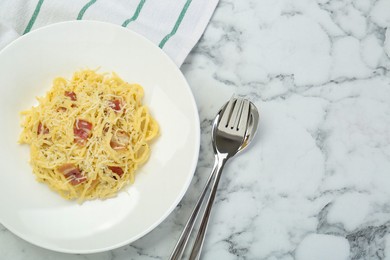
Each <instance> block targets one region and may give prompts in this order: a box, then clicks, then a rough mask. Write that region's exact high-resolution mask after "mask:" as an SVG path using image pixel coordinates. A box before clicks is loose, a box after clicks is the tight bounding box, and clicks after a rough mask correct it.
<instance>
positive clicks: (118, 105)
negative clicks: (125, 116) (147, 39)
mask: <svg viewBox="0 0 390 260" xmlns="http://www.w3.org/2000/svg"><path fill="white" fill-rule="evenodd" d="M108 106H109V107H111V108H112V109H114V110H115V111H120V110H121V109H122V102H121V101H120V100H118V99H114V100H112V101H110V102H109V103H108Z"/></svg>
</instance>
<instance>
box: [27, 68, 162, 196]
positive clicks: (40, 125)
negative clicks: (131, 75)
mask: <svg viewBox="0 0 390 260" xmlns="http://www.w3.org/2000/svg"><path fill="white" fill-rule="evenodd" d="M143 95H144V92H143V88H142V87H141V86H140V85H138V84H129V83H127V82H125V81H123V80H122V79H120V78H119V77H118V76H117V75H116V74H115V73H112V74H98V73H97V72H96V71H93V70H83V71H79V72H76V73H74V75H73V77H72V79H71V80H66V79H64V78H56V79H55V80H54V82H53V87H52V88H51V90H50V91H49V92H48V93H47V94H46V96H44V97H39V98H38V102H39V104H38V105H37V106H35V107H32V108H31V109H30V110H27V111H24V112H22V115H23V121H22V127H23V131H22V133H21V136H20V140H19V142H20V143H22V144H23V143H25V144H29V145H30V153H31V161H30V163H31V165H32V168H33V172H34V174H35V175H36V179H37V180H38V181H40V182H44V183H46V184H47V185H48V186H49V187H50V188H52V189H53V190H55V191H57V192H58V193H59V194H60V195H61V196H62V197H64V198H66V199H77V200H78V201H79V202H82V201H84V200H87V199H97V198H99V199H105V198H109V197H112V196H115V195H116V194H117V192H118V191H119V190H121V189H122V188H123V187H125V186H126V185H127V184H129V183H133V182H134V177H135V176H134V175H135V171H136V169H137V168H138V167H139V165H141V164H143V163H145V161H146V160H147V159H148V157H149V153H150V147H149V144H150V141H151V140H152V139H153V138H155V137H156V136H157V135H158V129H159V128H158V124H157V122H156V121H155V120H154V119H153V118H152V117H151V115H150V113H149V111H148V109H147V107H145V106H144V105H142V103H141V101H142V98H143Z"/></svg>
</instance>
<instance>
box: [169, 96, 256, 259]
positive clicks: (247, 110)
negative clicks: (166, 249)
mask: <svg viewBox="0 0 390 260" xmlns="http://www.w3.org/2000/svg"><path fill="white" fill-rule="evenodd" d="M258 122H259V113H258V111H257V108H256V106H255V105H254V104H253V103H252V102H250V101H248V100H245V99H242V98H232V99H230V101H229V102H227V103H226V104H225V105H224V106H223V107H222V108H221V110H220V111H219V112H218V114H217V116H216V117H215V119H214V122H213V126H212V143H213V149H214V154H215V163H214V167H213V170H212V171H211V174H210V176H209V178H208V180H207V182H206V184H205V186H204V188H203V191H202V193H201V195H200V197H199V199H198V201H197V203H196V205H195V207H194V209H193V211H192V213H191V215H190V217H189V219H188V221H187V223H186V225H185V227H184V229H183V231H182V233H181V235H180V238H179V240H178V242H177V243H176V245H175V248H174V250H173V251H172V254H171V256H170V258H169V259H170V260H179V259H181V257H182V255H183V253H184V250H185V248H186V245H187V242H188V239H189V237H190V235H191V232H192V230H193V228H194V225H195V221H196V219H197V217H198V215H199V211H200V208H201V206H202V204H203V201H204V198H205V196H206V193H207V190H208V187H209V186H210V183H211V181H212V180H213V179H214V183H213V186H212V189H211V192H210V193H209V197H208V199H207V206H206V210H205V211H204V213H203V216H202V222H201V226H200V229H199V231H198V235H197V238H196V241H195V243H194V246H193V249H192V252H191V256H190V259H199V257H200V253H201V250H202V247H203V242H204V238H205V234H206V230H207V226H208V220H209V217H210V212H211V207H212V205H213V202H214V198H215V195H216V191H217V186H218V182H219V179H220V176H221V173H222V169H223V167H224V165H225V163H226V162H227V160H228V159H230V158H231V157H233V156H234V155H236V154H237V153H240V152H242V151H243V150H244V149H245V148H246V147H248V145H249V143H250V142H251V141H252V139H253V137H254V135H255V134H256V131H257V126H258Z"/></svg>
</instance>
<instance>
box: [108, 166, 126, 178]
mask: <svg viewBox="0 0 390 260" xmlns="http://www.w3.org/2000/svg"><path fill="white" fill-rule="evenodd" d="M108 169H110V170H111V171H112V172H113V173H116V174H118V175H119V177H122V175H123V173H124V172H123V169H122V168H121V167H118V166H108Z"/></svg>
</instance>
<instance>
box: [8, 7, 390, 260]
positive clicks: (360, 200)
mask: <svg viewBox="0 0 390 260" xmlns="http://www.w3.org/2000/svg"><path fill="white" fill-rule="evenodd" d="M181 70H182V71H183V73H184V75H185V76H186V78H187V80H188V82H189V84H190V85H191V88H192V90H193V93H194V96H195V99H196V102H197V104H198V108H199V114H200V119H201V130H202V138H201V149H200V157H199V163H198V167H197V170H196V173H195V176H194V179H193V181H192V184H191V186H190V189H189V190H188V192H187V194H186V195H185V197H184V199H183V201H182V202H181V203H180V204H179V205H178V207H177V208H176V210H175V211H174V212H173V213H172V214H171V215H170V216H169V217H168V218H167V219H166V220H165V221H164V222H163V223H162V224H161V225H159V226H158V227H157V228H156V229H155V230H153V231H152V232H150V233H149V234H148V235H146V236H145V237H143V238H141V239H139V240H138V241H136V242H134V243H132V244H131V245H128V246H124V247H122V248H119V249H116V250H112V251H109V252H104V253H99V254H89V255H67V254H61V253H56V252H51V251H47V250H44V249H41V248H38V247H36V246H33V245H31V244H29V243H27V242H25V241H23V240H21V239H19V238H17V237H16V236H14V235H13V234H11V233H10V232H9V231H7V230H6V229H5V228H3V227H2V226H0V258H1V259H13V260H14V259H58V260H61V259H74V260H81V259H86V260H92V259H94V260H95V259H97V260H103V259H104V260H106V259H107V260H108V259H110V260H121V259H145V260H149V259H167V257H168V256H169V254H170V252H171V250H172V248H173V246H174V244H175V242H176V240H177V238H178V236H179V234H180V231H181V229H182V228H183V225H184V224H185V221H186V219H187V217H188V215H189V213H190V211H191V209H192V206H193V205H194V203H195V201H196V198H197V195H198V194H199V193H200V190H201V188H202V187H203V184H204V182H205V181H206V178H207V176H208V173H209V171H210V169H211V167H212V164H213V153H212V148H211V144H210V136H211V134H210V131H211V122H212V120H213V118H214V116H215V114H216V112H217V111H218V109H219V107H220V106H221V105H222V104H223V103H224V102H225V101H226V100H228V99H229V98H230V96H231V95H232V94H233V93H235V94H237V95H243V96H246V97H248V98H249V99H250V100H252V101H253V102H254V103H255V104H256V105H257V106H258V107H259V109H260V114H261V122H260V128H259V133H258V135H257V136H256V138H255V140H254V142H253V145H251V147H250V148H249V149H248V150H247V151H245V152H244V153H243V154H241V155H239V156H237V158H235V159H234V160H232V161H231V162H230V163H229V164H228V165H227V167H226V168H225V172H224V174H223V177H222V179H221V183H220V188H219V193H218V196H217V199H216V203H215V207H214V211H213V214H212V219H211V225H210V228H209V230H208V235H207V240H206V243H205V247H204V251H203V255H202V256H203V258H202V259H242V260H246V259H264V260H275V259H283V260H290V259H298V260H321V259H324V260H329V259H332V260H339V259H340V260H342V259H374V260H376V259H390V189H389V187H390V1H389V0H343V1H340V0H317V1H310V0H261V1H255V0H253V1H252V0H245V1H233V0H221V1H220V3H219V5H218V7H217V9H216V11H215V14H214V16H213V18H212V20H211V21H210V24H209V26H208V27H207V29H206V32H205V34H204V35H203V37H202V38H201V40H200V42H199V43H198V44H197V45H196V47H195V48H194V49H193V51H192V52H191V53H190V55H189V56H188V58H187V59H186V61H185V63H184V65H183V66H182V67H181Z"/></svg>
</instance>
